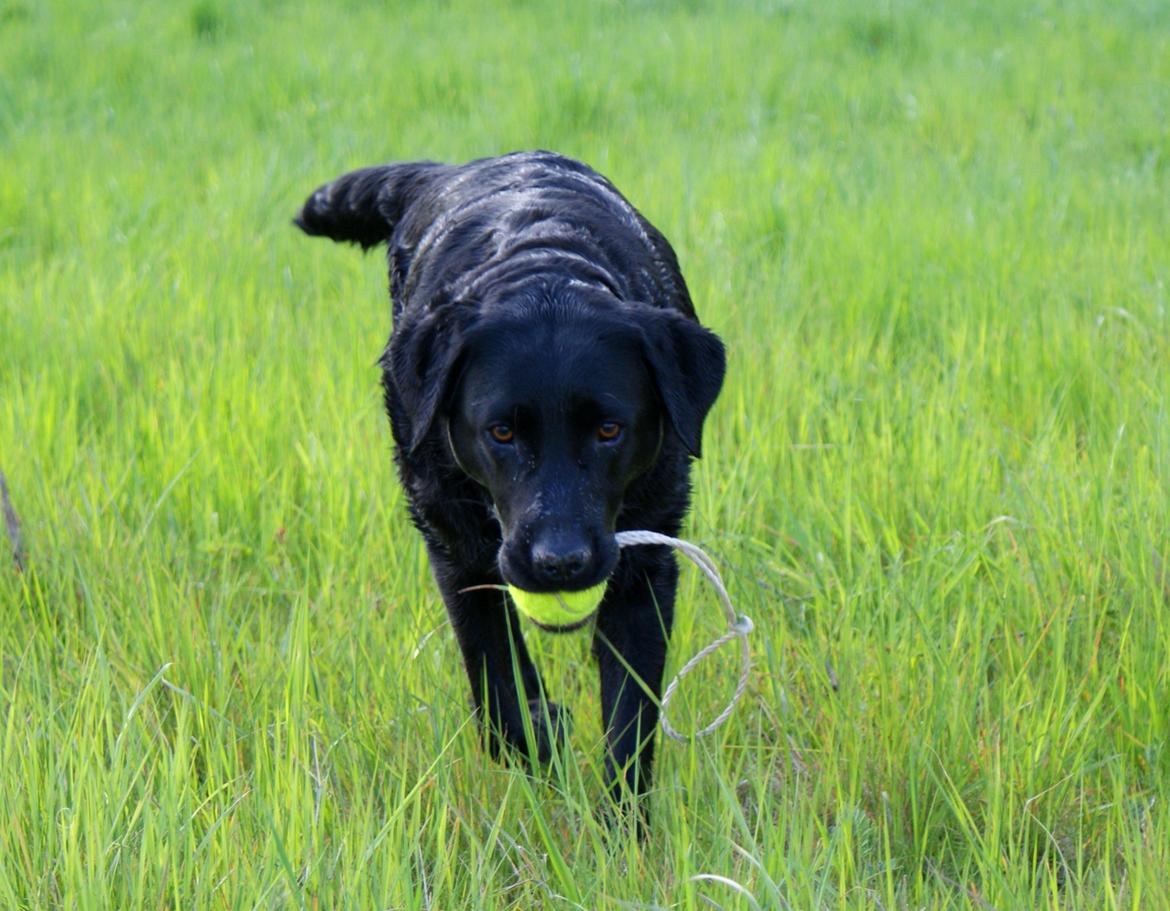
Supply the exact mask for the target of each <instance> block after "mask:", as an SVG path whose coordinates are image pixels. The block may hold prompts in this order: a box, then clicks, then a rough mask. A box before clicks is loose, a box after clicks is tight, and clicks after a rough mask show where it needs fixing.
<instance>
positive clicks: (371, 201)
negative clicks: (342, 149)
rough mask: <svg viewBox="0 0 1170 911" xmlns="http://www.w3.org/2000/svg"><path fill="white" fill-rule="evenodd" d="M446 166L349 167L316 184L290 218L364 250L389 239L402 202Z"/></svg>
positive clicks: (308, 230)
mask: <svg viewBox="0 0 1170 911" xmlns="http://www.w3.org/2000/svg"><path fill="white" fill-rule="evenodd" d="M445 170H447V165H442V164H438V163H437V162H433V161H413V162H403V163H400V164H390V165H381V166H379V167H375V168H362V169H361V170H360V171H351V172H350V173H348V174H343V175H342V176H341V177H338V178H337V179H336V180H334V181H332V182H331V183H327V184H325V185H324V186H323V187H320V188H319V189H317V190H316V191H315V192H314V193H313V195H312V196H310V197H309V198H308V199H307V200H305V204H304V205H303V206H302V207H301V211H300V212H298V213H297V217H296V218H295V219H293V222H294V224H296V226H297V227H298V228H300V229H301V230H302V231H304V232H305V233H306V234H310V235H313V236H315V237H316V236H320V237H329V238H332V239H333V240H337V241H346V242H348V243H355V244H361V245H362V248H363V249H367V250H368V249H369V248H370V247H374V246H377V245H378V244H380V243H384V242H385V241H387V240H389V239H390V234H391V233H392V232H393V231H394V226H395V225H396V224H397V223H398V220H399V219H400V218H402V213H403V212H404V211H405V210H406V207H407V206H408V205H410V203H411V201H412V200H414V199H415V198H416V197H417V196H418V195H419V193H421V192H423V191H424V190H426V189H427V188H428V187H430V186H431V184H432V183H433V181H434V180H435V179H436V178H437V177H438V176H439V175H440V174H442V172H443V171H445Z"/></svg>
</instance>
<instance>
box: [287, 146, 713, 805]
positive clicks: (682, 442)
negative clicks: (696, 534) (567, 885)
mask: <svg viewBox="0 0 1170 911" xmlns="http://www.w3.org/2000/svg"><path fill="white" fill-rule="evenodd" d="M296 224H297V225H298V226H299V227H300V228H301V229H302V230H304V231H305V232H306V233H307V234H314V235H324V236H326V237H330V238H332V239H333V240H338V241H350V242H354V243H358V244H361V245H362V247H364V248H369V247H372V246H374V245H376V244H380V243H383V242H387V243H388V244H389V265H390V294H391V297H392V299H393V310H394V329H393V332H392V333H391V335H390V341H389V344H388V345H387V346H386V351H385V354H384V355H383V357H382V360H381V366H382V371H383V375H382V384H383V388H384V391H385V398H386V409H387V411H388V412H389V414H390V422H391V425H392V428H393V432H394V439H395V442H396V444H397V446H396V461H397V463H398V470H399V474H400V476H401V479H402V483H403V485H404V486H405V488H406V491H407V493H408V495H409V499H410V510H411V515H412V516H413V519H414V523H415V525H417V526H418V529H419V531H421V532H422V535H423V537H424V538H425V539H426V544H427V550H428V552H429V554H430V558H431V566H432V568H433V571H434V574H435V579H436V581H437V582H438V584H439V589H440V591H441V592H442V595H443V600H444V602H445V603H446V605H447V612H448V614H449V615H450V618H451V625H452V627H453V628H454V630H455V635H456V637H457V638H458V640H459V646H460V648H461V649H462V651H463V660H464V663H465V664H466V668H467V674H468V677H469V678H470V680H471V691H472V694H473V696H474V698H475V704H476V707H477V709H478V711H479V712H480V714H481V716H486V719H487V722H488V742H489V744H490V748H491V750H492V753H493V755H494V754H495V753H496V750H497V749H498V744H499V741H500V740H501V739H502V741H503V742H505V743H507V744H509V745H511V746H513V747H516V748H519V749H520V750H521V751H522V753H526V752H527V750H529V749H532V750H534V751H535V753H536V754H537V756H538V758H539V759H541V760H545V759H547V757H548V756H549V753H550V747H551V742H552V739H553V738H554V737H556V736H558V735H559V729H560V728H561V723H560V717H559V711H558V709H557V707H556V706H555V705H554V704H552V703H548V702H547V701H546V700H545V699H544V696H543V690H542V687H541V681H540V677H539V675H538V674H537V672H536V669H535V668H534V667H533V665H532V662H531V660H530V659H529V657H528V654H527V651H526V650H525V647H524V640H523V637H522V635H521V631H520V628H519V624H518V622H517V615H516V611H515V608H514V606H513V605H512V603H511V601H510V599H509V598H508V597H507V596H506V595H503V594H501V593H500V592H498V591H494V590H483V589H479V590H473V591H466V589H468V588H471V587H473V586H479V585H483V584H484V583H500V582H501V581H503V582H508V583H511V584H514V585H515V586H517V587H518V588H521V589H524V590H526V591H533V592H551V591H575V590H580V589H584V588H587V587H589V586H592V585H596V584H598V583H600V582H601V581H602V580H604V579H605V578H606V577H609V587H608V589H607V590H606V594H605V597H604V599H603V600H602V602H601V605H600V607H599V608H598V611H597V615H596V629H595V632H594V643H593V651H594V655H595V656H596V658H597V661H598V664H599V668H600V675H601V704H602V712H603V713H604V714H603V723H604V725H605V728H606V731H607V737H608V743H609V751H608V755H607V758H606V768H607V771H608V774H609V778H610V781H611V791H612V793H613V796H614V797H615V798H618V799H620V798H621V796H622V794H623V793H626V794H629V793H631V792H632V794H634V795H638V794H641V793H643V792H644V791H645V790H646V789H647V788H648V786H649V782H650V768H651V763H652V760H653V749H654V741H653V735H654V729H655V727H656V724H657V721H658V708H657V705H656V700H657V697H658V695H659V693H660V689H661V684H662V669H663V663H664V661H665V658H666V643H667V638H668V636H669V634H670V628H671V619H672V616H673V610H674V595H675V587H676V583H677V578H678V569H677V566H676V564H675V561H674V557H673V554H672V553H671V552H670V550H669V549H667V548H664V547H636V548H632V549H630V550H627V551H625V552H624V553H623V554H622V555H621V558H620V559H619V556H618V548H617V546H616V544H615V542H614V537H613V536H614V532H615V531H617V530H622V529H651V530H653V531H658V532H662V533H665V534H669V535H676V534H678V532H679V528H680V525H681V523H682V520H683V516H684V514H685V513H686V510H687V504H688V499H689V495H690V481H689V472H690V459H691V457H692V456H696V457H697V456H698V455H699V443H700V433H701V429H702V424H703V419H704V417H705V416H706V414H707V411H708V409H709V408H710V407H711V405H712V404H713V403H714V401H715V398H716V396H717V395H718V394H719V388H720V386H721V385H722V382H723V371H724V351H723V345H722V343H721V342H720V341H719V339H718V338H717V337H716V336H715V335H713V334H712V333H710V332H708V331H707V330H706V329H704V328H702V327H701V326H700V325H699V323H698V321H697V320H696V317H695V311H694V308H693V306H692V305H691V299H690V295H689V293H688V291H687V286H686V283H685V282H684V281H683V278H682V275H681V274H680V273H679V268H678V262H677V260H676V259H675V255H674V251H673V250H672V249H671V247H670V244H669V243H667V241H666V239H665V238H664V237H663V236H662V235H661V234H659V233H658V231H657V230H655V229H654V227H653V226H651V225H650V224H649V222H647V221H646V220H645V219H644V218H643V217H642V216H641V215H640V214H639V213H638V211H637V210H635V209H634V208H633V206H631V205H630V204H629V203H628V202H627V201H626V200H625V198H624V197H623V196H622V195H621V194H620V193H619V192H618V191H617V190H616V189H615V188H614V187H613V185H612V184H611V183H610V182H609V181H607V180H606V179H605V178H603V177H601V176H600V175H599V174H597V173H596V172H594V171H592V170H591V169H590V168H588V167H586V166H585V165H583V164H580V163H579V162H576V161H572V160H570V159H567V158H563V157H561V156H559V155H554V154H552V153H550V152H532V153H518V154H513V155H506V156H503V157H501V158H490V159H484V160H482V161H474V162H471V163H470V164H466V165H463V166H460V167H454V166H448V165H442V164H436V163H433V162H414V163H403V164H392V165H386V166H384V167H376V168H367V169H364V170H361V171H354V172H353V173H351V174H346V175H344V176H342V177H340V178H338V179H337V180H335V181H334V182H333V183H330V184H327V185H325V186H323V187H321V188H320V189H319V190H317V192H315V193H314V194H313V195H312V196H311V197H309V199H308V201H307V202H306V203H305V205H304V208H303V209H302V210H301V212H300V214H299V215H298V216H297V219H296ZM513 662H515V665H514V663H513ZM526 722H530V724H531V728H530V730H531V731H533V732H534V736H535V742H534V743H528V742H527V740H526V735H525V727H526Z"/></svg>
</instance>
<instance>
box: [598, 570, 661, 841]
mask: <svg viewBox="0 0 1170 911" xmlns="http://www.w3.org/2000/svg"><path fill="white" fill-rule="evenodd" d="M677 584H678V566H677V564H676V563H675V561H674V557H673V555H672V554H671V553H670V551H669V549H668V548H665V547H640V548H636V549H634V550H632V551H630V550H627V551H625V552H624V553H623V555H622V566H621V568H620V570H619V574H618V576H616V577H615V578H614V579H612V580H611V581H610V586H609V589H608V590H607V591H606V595H605V599H604V601H603V602H602V604H601V610H600V613H599V614H598V617H597V630H596V633H595V637H594V642H593V651H594V654H595V655H596V657H597V663H598V668H599V670H600V676H601V711H602V716H601V718H602V724H603V725H604V727H605V731H606V740H607V745H608V749H607V752H606V763H605V764H606V773H607V778H608V781H609V788H610V796H611V798H612V799H613V801H614V803H615V805H617V806H619V807H621V806H623V805H624V804H626V803H627V802H628V801H631V800H632V801H633V802H634V803H635V805H636V806H637V811H638V814H639V821H640V822H641V821H644V820H645V818H646V808H645V806H643V805H642V802H641V800H640V798H641V797H642V796H643V795H644V794H645V793H646V792H647V791H648V790H649V789H650V782H651V772H652V766H653V763H654V733H655V729H656V728H657V726H658V699H659V696H660V695H661V693H662V671H663V667H664V665H665V663H666V646H667V641H668V639H669V636H670V628H671V624H672V621H673V618H674V593H675V588H676V587H677Z"/></svg>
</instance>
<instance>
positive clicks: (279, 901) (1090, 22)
mask: <svg viewBox="0 0 1170 911" xmlns="http://www.w3.org/2000/svg"><path fill="white" fill-rule="evenodd" d="M1168 124H1170V8H1168V7H1167V5H1166V4H1165V3H1164V2H1162V0H1147V2H1116V3H1115V2H1104V0H1102V2H1094V3H1090V2H1069V3H1058V2H1041V3H1036V2H1025V3H1016V2H1006V0H1005V2H989V3H979V4H975V3H971V2H953V3H949V4H945V5H940V4H926V3H915V2H886V3H860V2H858V3H844V2H829V0H826V2H812V0H792V2H767V0H759V2H755V3H750V2H745V3H733V2H726V3H714V4H705V3H698V2H690V3H666V2H663V3H654V2H630V3H613V2H611V3H596V4H595V3H576V4H570V5H565V6H554V5H551V4H547V5H546V4H539V3H522V4H504V3H478V2H450V3H446V2H443V3H414V4H402V5H393V4H379V3H365V2H357V0H355V2H347V3H334V4H312V3H308V2H301V0H287V2H280V0H268V2H239V3H236V2H226V0H224V2H219V0H196V2H193V3H192V2H184V0H179V2H176V3H168V4H163V3H154V4H151V3H132V2H108V3H78V4H66V3H60V2H51V3H38V2H34V0H0V149H2V161H3V169H2V171H0V471H3V472H4V474H5V475H6V477H7V480H8V486H9V488H10V492H11V499H12V503H13V505H14V507H15V509H16V511H17V513H18V515H19V520H20V523H21V530H22V536H23V540H24V546H25V549H26V556H25V563H26V565H25V570H24V572H18V571H16V569H14V568H13V566H12V564H11V562H10V561H9V560H8V559H7V555H6V554H3V555H0V652H2V656H3V659H2V660H3V665H2V676H0V907H3V908H13V909H17V908H20V909H33V908H76V909H89V908H95V909H96V908H118V909H137V908H150V909H155V908H172V909H188V908H216V909H218V908H223V909H253V908H306V909H326V908H329V909H332V908H353V909H381V908H395V909H399V908H402V909H406V908H410V909H423V908H433V909H452V908H484V909H496V908H515V909H521V908H534V907H540V908H543V907H549V908H583V909H594V908H633V909H637V908H646V909H649V908H669V909H676V908H678V909H684V908H685V909H689V908H706V907H715V908H724V909H733V908H736V909H754V908H757V907H758V908H769V909H772V908H778V909H798V911H810V909H833V908H850V909H872V908H881V909H895V908H899V909H902V908H904V909H919V908H922V909H941V908H978V909H991V908H994V909H1013V908H1084V909H1112V908H1126V909H1130V908H1133V909H1139V908H1140V909H1161V908H1170V872H1168V871H1170V816H1168V813H1167V802H1168V800H1170V670H1168V664H1170V616H1168V615H1170V536H1168V534H1167V528H1168V523H1170V495H1168V494H1167V482H1168V480H1170V419H1168V418H1170V415H1168V403H1170V367H1168V355H1170V317H1168V315H1167V298H1168V287H1167V285H1168V283H1170V240H1168V238H1170V126H1168ZM534 147H545V148H551V149H556V150H558V151H561V152H564V153H567V154H569V155H573V156H577V157H580V158H582V159H584V160H586V161H588V162H589V163H591V164H593V165H594V166H595V167H597V168H598V169H599V170H601V171H602V172H604V173H606V174H607V175H608V176H610V177H611V178H612V179H613V180H614V181H615V182H616V183H617V184H618V186H619V187H621V188H622V189H623V191H624V192H625V193H626V194H627V195H628V196H629V198H630V199H631V200H632V201H633V202H634V203H635V205H637V206H639V207H640V208H641V209H642V211H643V212H644V213H646V215H647V216H648V217H649V218H650V219H651V220H652V221H654V222H655V223H656V224H657V225H658V226H659V227H660V228H661V229H662V230H663V231H664V232H665V233H666V235H667V236H668V237H669V238H671V240H672V241H673V243H674V245H675V247H676V249H677V250H678V253H679V256H680V259H681V261H682V265H683V269H684V271H685V273H686V275H687V278H688V280H689V282H690V286H691V289H692V292H693V296H694V298H695V301H696V304H697V306H698V308H699V311H700V313H701V315H702V317H703V319H704V321H705V322H706V323H707V324H708V325H710V326H711V327H713V328H714V329H715V330H716V331H718V332H719V333H720V334H721V335H722V336H723V338H724V339H725V340H726V341H727V344H728V348H729V353H730V373H729V377H728V382H727V385H726V387H725V390H724V393H723V395H722V397H721V399H720V401H719V403H718V404H717V406H716V408H715V410H714V412H713V415H712V417H711V420H710V423H709V426H708V430H707V436H706V440H705V442H706V446H705V447H704V450H705V453H706V456H705V458H704V459H703V460H702V462H701V463H699V464H698V465H697V477H696V481H697V488H696V496H695V501H694V508H693V511H692V516H691V521H690V524H689V528H688V537H690V538H691V539H693V540H695V541H697V542H699V543H700V544H702V545H703V546H704V547H705V548H707V549H708V550H709V551H710V552H711V553H712V554H714V555H715V556H716V557H717V558H718V560H719V561H720V562H721V564H722V565H723V566H724V567H725V568H726V572H727V575H728V580H729V584H730V588H731V591H732V595H733V597H734V598H735V600H736V602H737V603H738V604H739V605H740V606H741V608H742V609H743V610H744V612H746V613H748V614H750V615H751V616H752V617H753V618H754V619H755V621H756V623H757V630H758V631H757V633H756V634H755V636H754V638H753V654H754V657H755V670H754V675H753V677H752V682H751V686H750V688H749V690H748V695H747V698H746V700H745V702H744V703H743V704H742V705H741V706H740V708H739V710H738V711H737V712H736V714H735V715H734V717H733V719H732V721H731V723H729V724H728V725H727V726H726V727H725V728H723V729H722V730H721V731H720V732H719V733H718V734H717V735H716V736H714V737H713V738H711V739H709V740H705V741H702V742H699V743H697V744H694V745H677V744H672V743H669V742H666V743H660V762H659V767H658V777H657V785H658V787H657V790H656V792H655V794H654V796H653V801H652V808H653V814H654V825H653V833H652V835H651V837H650V838H649V839H648V840H647V841H646V842H645V844H643V845H641V846H638V845H637V844H635V843H633V842H632V841H630V840H628V839H625V838H623V837H620V835H619V836H618V837H610V836H607V832H606V829H605V827H604V825H603V824H602V823H600V822H599V821H597V820H596V819H595V817H594V812H593V810H594V807H595V806H596V805H597V802H598V800H599V797H600V794H601V762H600V759H601V742H602V735H601V730H600V723H599V718H598V714H599V709H598V706H597V696H596V676H595V674H594V672H593V669H592V666H591V661H590V659H589V656H588V644H587V638H588V637H585V636H576V637H561V638H550V637H547V636H542V635H539V634H535V633H533V634H532V635H530V637H529V642H530V645H531V646H532V647H533V648H534V649H535V650H536V652H537V653H538V660H539V661H540V663H541V666H542V667H543V669H544V672H545V674H546V678H547V680H548V682H549V684H550V689H551V692H552V694H553V695H554V697H556V698H559V699H561V700H562V701H564V702H566V703H568V704H569V705H570V706H571V707H572V709H573V711H574V714H575V718H576V726H575V730H574V734H573V738H572V745H571V749H569V750H567V751H565V752H564V753H563V754H562V755H561V756H560V757H558V759H557V761H556V762H555V763H554V765H553V767H552V768H551V769H550V770H549V771H548V773H547V774H545V775H543V776H541V777H536V778H529V777H528V776H527V775H526V774H524V773H523V771H521V770H520V769H518V768H514V767H508V766H505V765H499V764H494V763H492V762H491V761H490V760H488V759H487V758H485V756H484V755H483V753H482V752H481V750H480V749H479V745H478V740H477V736H476V733H475V731H474V729H473V727H472V725H471V723H470V721H469V713H468V694H467V685H466V682H465V679H464V676H463V671H462V668H461V666H460V663H459V660H458V655H457V649H456V646H455V643H454V640H453V637H452V635H451V633H450V630H449V628H448V627H447V625H446V620H445V615H444V612H443V609H442V605H441V603H440V601H439V598H438V596H437V594H436V592H435V589H434V586H433V584H432V582H431V580H430V577H429V571H428V567H427V563H426V560H425V555H424V553H423V549H422V547H421V546H420V543H419V539H418V537H417V536H416V535H415V534H414V532H413V531H412V529H411V528H410V527H409V523H408V521H407V519H406V514H405V508H404V503H403V499H402V496H401V494H400V492H399V491H398V488H397V484H396V480H395V476H394V472H393V466H392V463H391V442H390V436H389V430H388V426H387V423H386V421H385V418H384V416H383V414H382V412H381V404H380V398H379V393H378V388H377V379H378V377H377V372H376V370H375V369H374V360H375V358H376V357H377V355H378V353H379V352H380V349H381V346H382V344H383V343H384V341H385V337H386V334H387V332H388V330H389V304H388V301H387V298H386V287H385V266H384V260H383V259H382V258H381V257H380V256H379V255H376V254H370V255H368V256H365V257H362V256H360V255H359V254H358V253H357V252H356V251H354V250H352V249H343V248H340V247H333V246H331V245H329V244H327V243H325V242H322V241H319V240H316V241H314V240H310V239H307V238H304V237H302V236H301V235H300V234H299V233H298V232H296V231H295V230H293V228H292V227H291V225H290V219H291V217H292V215H293V214H294V212H295V211H296V209H297V207H298V206H299V204H300V202H301V201H302V199H303V198H304V197H305V196H306V195H307V194H308V193H309V192H310V191H311V190H312V189H313V188H314V187H316V186H317V185H318V184H319V183H321V182H323V181H325V180H327V179H330V178H332V177H333V176H335V175H336V174H338V173H340V172H342V171H343V170H346V169H349V168H353V167H358V166H363V165H367V164H373V163H378V162H382V161H388V160H393V159H402V158H434V159H441V160H449V161H460V160H466V159H469V158H473V157H478V156H483V155H490V154H496V153H500V152H504V151H509V150H513V149H522V148H534ZM0 540H2V539H0ZM681 604H682V607H681V609H680V619H679V623H678V628H677V632H676V635H675V638H674V642H673V648H672V662H673V667H678V666H679V665H681V663H682V661H683V660H685V658H686V657H687V656H689V655H690V654H692V653H693V652H694V651H695V650H697V649H698V648H699V647H701V646H702V645H703V644H705V643H706V642H707V641H709V639H710V638H711V637H713V636H714V635H716V634H717V633H718V632H719V631H720V627H721V621H720V615H719V612H718V610H717V609H716V605H715V602H714V601H713V600H712V599H711V598H710V595H709V593H708V592H707V591H706V590H705V587H704V586H703V585H701V584H700V583H699V582H698V581H696V577H695V575H694V574H693V573H688V574H686V575H685V578H684V583H683V588H682V601H681ZM734 670H735V664H734V656H733V655H732V654H731V653H726V654H724V655H723V656H722V657H720V658H718V659H716V660H714V661H711V662H708V663H707V665H706V666H704V668H703V669H702V671H701V672H700V673H699V674H697V675H695V677H694V678H689V679H690V680H691V682H690V683H689V684H688V686H687V687H686V688H685V690H684V692H685V694H686V696H687V698H688V700H689V709H683V710H682V711H681V713H680V716H679V718H678V723H679V724H680V725H681V724H686V723H688V722H689V721H695V720H696V719H698V720H701V719H702V717H710V716H711V715H712V714H713V713H714V712H715V711H717V710H718V708H719V706H720V705H721V704H722V701H723V700H724V699H725V698H726V696H727V695H728V694H730V692H731V690H732V687H733V685H734Z"/></svg>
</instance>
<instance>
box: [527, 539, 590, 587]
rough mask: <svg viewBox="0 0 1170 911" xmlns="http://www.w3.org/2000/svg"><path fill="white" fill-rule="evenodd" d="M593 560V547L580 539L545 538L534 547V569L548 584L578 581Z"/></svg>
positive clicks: (565, 583)
mask: <svg viewBox="0 0 1170 911" xmlns="http://www.w3.org/2000/svg"><path fill="white" fill-rule="evenodd" d="M592 562H593V548H591V547H590V546H589V545H588V544H587V543H586V542H584V541H580V540H576V541H574V540H555V539H553V540H544V541H538V542H537V543H536V544H534V545H533V547H532V570H533V572H534V573H535V574H536V576H537V578H538V579H539V580H540V581H541V582H543V583H545V584H546V585H561V586H563V585H568V584H572V583H573V582H575V581H577V579H579V578H580V577H581V575H582V574H584V573H585V571H586V570H587V569H588V568H589V566H590V564H591V563H592Z"/></svg>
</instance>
